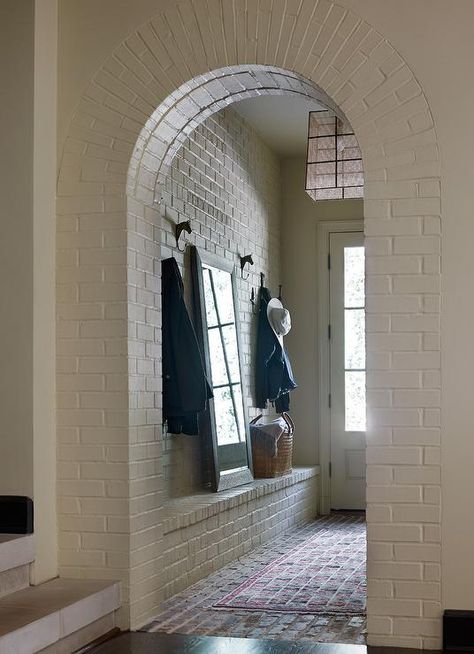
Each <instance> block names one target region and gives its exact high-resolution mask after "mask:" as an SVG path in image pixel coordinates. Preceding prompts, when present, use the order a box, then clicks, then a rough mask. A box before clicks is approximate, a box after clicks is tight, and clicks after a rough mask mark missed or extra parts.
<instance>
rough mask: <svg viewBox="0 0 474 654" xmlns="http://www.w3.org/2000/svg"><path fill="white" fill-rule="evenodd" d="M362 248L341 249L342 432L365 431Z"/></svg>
mask: <svg viewBox="0 0 474 654" xmlns="http://www.w3.org/2000/svg"><path fill="white" fill-rule="evenodd" d="M364 261H365V257H364V248H363V247H345V248H344V386H345V430H346V431H365V427H366V406H365V290H364V281H365V280H364V269H365V268H364Z"/></svg>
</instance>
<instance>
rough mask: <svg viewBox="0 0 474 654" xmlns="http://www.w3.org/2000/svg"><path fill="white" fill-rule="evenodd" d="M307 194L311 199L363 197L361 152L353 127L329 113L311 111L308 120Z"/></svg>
mask: <svg viewBox="0 0 474 654" xmlns="http://www.w3.org/2000/svg"><path fill="white" fill-rule="evenodd" d="M306 192H307V193H308V194H309V195H310V197H311V198H312V199H313V200H343V199H346V198H362V197H363V196H364V170H363V167H362V153H361V151H360V148H359V144H358V143H357V139H356V137H355V134H354V132H353V130H352V127H351V126H350V125H349V123H348V122H347V121H345V120H342V119H340V118H338V117H337V116H335V115H334V114H332V113H331V112H329V111H311V112H310V113H309V121H308V153H307V158H306Z"/></svg>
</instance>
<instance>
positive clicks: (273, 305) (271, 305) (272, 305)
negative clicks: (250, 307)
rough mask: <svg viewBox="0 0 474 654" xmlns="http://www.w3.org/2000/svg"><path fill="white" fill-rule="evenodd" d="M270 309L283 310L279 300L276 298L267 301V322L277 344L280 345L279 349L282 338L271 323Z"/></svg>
mask: <svg viewBox="0 0 474 654" xmlns="http://www.w3.org/2000/svg"><path fill="white" fill-rule="evenodd" d="M272 309H284V306H283V304H282V303H281V300H279V299H278V298H277V297H272V299H271V300H269V302H268V304H267V320H268V324H269V325H270V327H271V328H272V332H273V333H274V334H275V336H276V338H277V340H278V342H279V343H280V345H281V347H283V336H282V335H281V334H279V333H278V332H277V331H276V330H275V327H274V326H273V322H272V320H271V318H270V314H271V311H272Z"/></svg>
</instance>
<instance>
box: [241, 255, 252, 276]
mask: <svg viewBox="0 0 474 654" xmlns="http://www.w3.org/2000/svg"><path fill="white" fill-rule="evenodd" d="M247 264H249V265H250V266H253V259H252V255H251V254H246V255H245V256H244V257H240V276H241V277H242V279H248V278H249V277H250V274H248V275H247V277H244V268H245V266H246V265H247Z"/></svg>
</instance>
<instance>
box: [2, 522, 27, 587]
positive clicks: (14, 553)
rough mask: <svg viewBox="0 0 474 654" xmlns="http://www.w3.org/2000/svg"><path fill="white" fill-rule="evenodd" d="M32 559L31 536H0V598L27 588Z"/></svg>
mask: <svg viewBox="0 0 474 654" xmlns="http://www.w3.org/2000/svg"><path fill="white" fill-rule="evenodd" d="M34 558H35V540H34V536H33V534H29V535H26V536H24V535H18V534H0V598H2V597H4V596H5V595H9V594H11V593H16V592H17V591H19V590H21V589H22V588H28V586H29V585H30V563H32V561H33V560H34Z"/></svg>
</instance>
